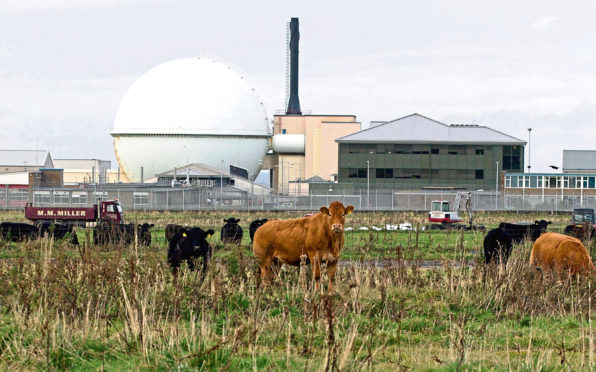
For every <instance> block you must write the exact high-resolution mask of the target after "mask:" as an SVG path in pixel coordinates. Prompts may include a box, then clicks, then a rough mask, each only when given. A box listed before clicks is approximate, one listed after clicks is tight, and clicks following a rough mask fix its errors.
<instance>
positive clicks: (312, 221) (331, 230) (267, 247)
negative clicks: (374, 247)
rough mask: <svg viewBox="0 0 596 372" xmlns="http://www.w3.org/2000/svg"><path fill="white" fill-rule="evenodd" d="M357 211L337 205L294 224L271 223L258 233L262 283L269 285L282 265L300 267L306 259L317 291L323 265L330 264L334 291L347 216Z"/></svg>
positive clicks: (256, 246) (255, 248) (256, 241)
mask: <svg viewBox="0 0 596 372" xmlns="http://www.w3.org/2000/svg"><path fill="white" fill-rule="evenodd" d="M352 211H354V207H353V206H351V205H349V206H347V207H344V205H343V204H342V203H340V202H338V201H335V202H333V203H331V204H330V205H329V208H327V207H321V209H320V213H317V214H315V215H312V216H310V217H301V218H295V219H292V220H275V221H269V222H267V223H266V224H264V225H263V226H261V227H260V228H259V229H258V230H257V231H256V232H255V239H254V242H253V252H254V254H255V256H256V257H257V259H258V262H259V268H260V269H261V280H262V281H263V283H264V284H268V283H269V282H270V281H271V279H272V277H273V267H279V265H281V264H282V263H285V264H287V265H293V266H298V265H300V258H301V256H302V255H306V257H307V258H308V261H309V262H311V263H312V267H313V278H314V280H315V287H316V288H317V289H318V288H319V282H320V279H321V266H320V264H321V262H326V263H327V275H328V276H329V291H330V292H331V291H333V284H332V282H333V277H334V276H335V270H336V269H337V264H338V263H339V255H340V252H341V249H342V248H343V246H344V223H345V216H346V215H347V214H350V213H352Z"/></svg>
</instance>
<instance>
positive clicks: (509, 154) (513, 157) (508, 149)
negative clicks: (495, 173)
mask: <svg viewBox="0 0 596 372" xmlns="http://www.w3.org/2000/svg"><path fill="white" fill-rule="evenodd" d="M503 169H504V170H521V146H503Z"/></svg>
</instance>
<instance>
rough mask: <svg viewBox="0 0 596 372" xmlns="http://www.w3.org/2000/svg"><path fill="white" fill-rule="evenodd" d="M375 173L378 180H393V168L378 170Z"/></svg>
mask: <svg viewBox="0 0 596 372" xmlns="http://www.w3.org/2000/svg"><path fill="white" fill-rule="evenodd" d="M375 173H376V177H377V178H393V168H377V169H376V171H375Z"/></svg>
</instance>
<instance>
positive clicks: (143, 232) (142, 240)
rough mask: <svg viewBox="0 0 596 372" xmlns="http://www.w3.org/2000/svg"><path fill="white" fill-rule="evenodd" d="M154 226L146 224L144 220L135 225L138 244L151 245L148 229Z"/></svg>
mask: <svg viewBox="0 0 596 372" xmlns="http://www.w3.org/2000/svg"><path fill="white" fill-rule="evenodd" d="M153 226H155V225H154V224H148V223H147V222H145V223H144V224H142V225H138V226H137V237H138V240H139V244H140V245H142V246H146V247H148V246H150V245H151V231H150V229H151V228H152V227H153Z"/></svg>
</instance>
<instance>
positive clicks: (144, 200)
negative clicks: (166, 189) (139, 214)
mask: <svg viewBox="0 0 596 372" xmlns="http://www.w3.org/2000/svg"><path fill="white" fill-rule="evenodd" d="M132 197H133V203H134V205H135V206H141V205H149V193H148V192H134V193H133V194H132Z"/></svg>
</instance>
